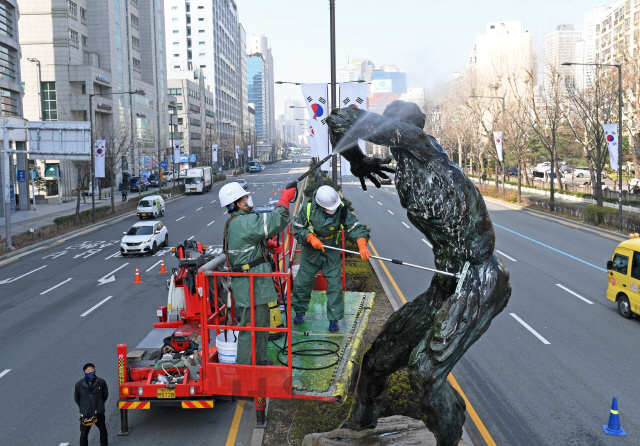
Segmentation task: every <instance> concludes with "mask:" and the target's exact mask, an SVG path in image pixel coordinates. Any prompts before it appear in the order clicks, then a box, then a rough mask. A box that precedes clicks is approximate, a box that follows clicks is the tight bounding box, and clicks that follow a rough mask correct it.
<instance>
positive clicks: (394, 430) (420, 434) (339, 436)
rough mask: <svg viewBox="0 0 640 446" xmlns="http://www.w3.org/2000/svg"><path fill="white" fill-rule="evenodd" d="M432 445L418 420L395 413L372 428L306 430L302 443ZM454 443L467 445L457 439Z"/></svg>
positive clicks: (318, 445) (326, 445)
mask: <svg viewBox="0 0 640 446" xmlns="http://www.w3.org/2000/svg"><path fill="white" fill-rule="evenodd" d="M345 444H348V445H349V446H365V445H366V446H378V445H380V446H382V445H393V446H436V444H437V442H436V437H435V436H434V435H433V434H432V433H431V432H429V429H427V427H426V426H425V425H424V423H423V422H422V421H420V420H416V419H414V418H409V417H404V416H401V415H395V416H393V417H387V418H380V419H379V420H378V425H377V426H376V427H375V429H368V430H364V431H352V430H351V429H345V428H343V429H336V430H333V431H331V432H323V433H320V434H309V435H306V436H305V437H304V440H302V446H345ZM458 446H471V445H469V444H468V443H465V442H464V441H460V443H458Z"/></svg>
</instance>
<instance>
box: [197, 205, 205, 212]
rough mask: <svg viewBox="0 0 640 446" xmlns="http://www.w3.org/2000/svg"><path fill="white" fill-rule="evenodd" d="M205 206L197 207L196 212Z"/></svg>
mask: <svg viewBox="0 0 640 446" xmlns="http://www.w3.org/2000/svg"><path fill="white" fill-rule="evenodd" d="M203 207H204V206H200V207H199V208H198V209H196V212H198V211H199V210H200V209H202V208H203Z"/></svg>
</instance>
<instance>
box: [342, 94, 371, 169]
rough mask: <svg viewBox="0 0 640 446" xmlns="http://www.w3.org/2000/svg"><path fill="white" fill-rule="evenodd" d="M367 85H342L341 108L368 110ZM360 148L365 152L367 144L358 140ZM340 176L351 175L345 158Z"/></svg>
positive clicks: (343, 158) (349, 166)
mask: <svg viewBox="0 0 640 446" xmlns="http://www.w3.org/2000/svg"><path fill="white" fill-rule="evenodd" d="M367 103H368V102H367V84H366V83H355V82H341V83H340V104H339V105H340V107H355V108H359V109H362V110H366V109H367ZM358 147H360V149H361V150H362V151H364V150H365V147H366V146H365V142H364V141H363V140H361V139H359V140H358ZM340 174H341V175H351V164H349V161H347V160H346V158H345V157H341V158H340Z"/></svg>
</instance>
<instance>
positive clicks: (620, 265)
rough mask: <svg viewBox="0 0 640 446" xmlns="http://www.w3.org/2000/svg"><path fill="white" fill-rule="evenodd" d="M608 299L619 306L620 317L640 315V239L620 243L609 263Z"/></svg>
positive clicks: (629, 317)
mask: <svg viewBox="0 0 640 446" xmlns="http://www.w3.org/2000/svg"><path fill="white" fill-rule="evenodd" d="M607 271H608V279H609V286H608V288H607V299H609V300H610V301H611V302H616V303H617V304H618V312H619V313H620V316H622V317H624V318H626V319H631V318H632V317H633V314H634V313H635V314H637V315H640V238H636V237H634V238H631V239H629V240H625V241H624V242H622V243H620V244H619V245H618V247H617V248H616V249H615V251H614V252H613V257H612V258H611V260H609V261H608V262H607Z"/></svg>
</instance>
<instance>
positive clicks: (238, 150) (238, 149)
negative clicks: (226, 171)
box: [236, 146, 240, 159]
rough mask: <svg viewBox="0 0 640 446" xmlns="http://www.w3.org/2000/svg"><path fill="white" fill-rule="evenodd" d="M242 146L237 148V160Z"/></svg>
mask: <svg viewBox="0 0 640 446" xmlns="http://www.w3.org/2000/svg"><path fill="white" fill-rule="evenodd" d="M239 152H240V146H236V159H238V156H240V153H239Z"/></svg>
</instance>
